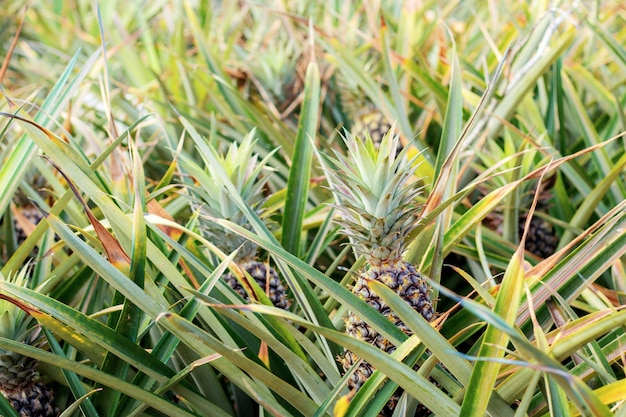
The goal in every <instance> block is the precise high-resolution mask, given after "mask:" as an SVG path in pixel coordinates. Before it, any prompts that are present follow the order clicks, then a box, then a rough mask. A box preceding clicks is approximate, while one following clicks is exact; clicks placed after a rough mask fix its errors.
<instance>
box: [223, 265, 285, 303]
mask: <svg viewBox="0 0 626 417" xmlns="http://www.w3.org/2000/svg"><path fill="white" fill-rule="evenodd" d="M239 266H240V267H242V268H243V269H245V270H246V272H248V274H250V276H251V277H252V278H254V280H255V281H256V283H257V284H259V287H261V288H263V289H264V290H265V292H266V294H267V296H268V298H269V299H270V301H271V302H272V304H274V306H275V307H278V308H282V309H283V310H288V309H289V305H290V302H289V299H288V298H287V294H286V292H285V287H284V286H283V284H282V282H281V280H280V278H279V276H278V273H277V272H276V271H275V270H274V268H272V267H271V266H269V265H267V264H265V263H263V262H260V261H248V262H245V263H242V264H240V265H239ZM224 280H225V281H226V282H227V283H228V285H230V287H231V288H232V289H234V290H235V291H236V292H237V293H238V294H239V295H240V296H241V297H242V298H243V299H244V300H246V301H250V297H249V296H248V293H247V292H246V290H245V289H244V288H243V286H242V285H241V283H240V282H239V280H238V279H237V278H236V277H235V275H233V274H232V273H228V274H226V275H224Z"/></svg>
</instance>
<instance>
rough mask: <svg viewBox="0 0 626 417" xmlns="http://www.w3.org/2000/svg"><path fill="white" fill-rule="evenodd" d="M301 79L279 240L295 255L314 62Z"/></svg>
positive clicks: (312, 130)
mask: <svg viewBox="0 0 626 417" xmlns="http://www.w3.org/2000/svg"><path fill="white" fill-rule="evenodd" d="M305 80H306V81H305V87H304V101H303V102H302V112H301V114H300V120H299V122H298V133H297V135H296V145H295V150H294V154H293V157H292V161H291V169H290V170H289V181H288V183H287V197H286V201H285V208H284V213H285V214H284V216H283V223H282V227H283V234H282V239H281V243H282V245H283V247H284V248H285V249H287V250H288V251H289V252H291V253H293V254H294V255H296V256H300V241H301V239H302V238H301V236H302V221H303V218H304V213H305V210H306V202H307V196H308V191H309V187H310V179H311V165H312V161H313V149H312V148H313V143H314V142H315V136H316V132H317V124H318V123H317V115H318V113H319V100H320V75H319V69H318V67H317V64H316V63H315V62H311V63H310V64H309V66H308V68H307V72H306V79H305Z"/></svg>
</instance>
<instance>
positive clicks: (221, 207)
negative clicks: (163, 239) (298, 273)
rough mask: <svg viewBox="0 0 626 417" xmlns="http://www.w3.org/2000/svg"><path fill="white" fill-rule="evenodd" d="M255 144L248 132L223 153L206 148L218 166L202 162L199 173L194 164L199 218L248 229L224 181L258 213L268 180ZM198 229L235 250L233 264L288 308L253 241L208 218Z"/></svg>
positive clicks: (235, 283)
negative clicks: (198, 175) (226, 221)
mask: <svg viewBox="0 0 626 417" xmlns="http://www.w3.org/2000/svg"><path fill="white" fill-rule="evenodd" d="M255 144H256V141H255V140H254V136H253V132H252V133H250V134H248V135H247V136H246V137H245V138H244V139H243V141H242V142H241V144H239V145H238V144H237V143H233V144H232V145H231V146H230V148H229V149H228V152H227V153H226V155H224V156H222V155H219V154H218V153H217V151H216V150H215V149H214V148H213V147H210V151H211V152H213V154H214V156H215V157H216V159H217V160H218V161H219V166H214V165H211V164H210V163H206V165H207V171H202V172H200V171H198V170H199V169H200V168H199V167H197V166H196V167H195V171H196V172H198V173H200V174H201V175H202V178H198V177H197V178H196V180H197V181H198V183H199V186H197V187H194V188H193V190H192V191H193V194H194V201H195V204H196V205H197V206H198V207H199V209H200V213H201V217H200V218H201V219H203V218H206V217H207V216H208V217H213V218H219V219H225V220H228V221H231V222H233V223H236V224H237V225H239V226H242V227H244V228H246V229H250V224H249V222H248V219H247V218H246V216H245V214H244V213H243V212H242V211H241V210H240V209H239V207H237V205H236V204H235V202H234V201H233V199H232V197H231V196H230V193H229V191H228V190H227V189H226V184H227V183H228V182H230V183H232V185H233V186H234V187H235V189H236V191H237V192H238V194H239V196H241V198H242V199H243V201H244V202H245V203H246V204H247V205H248V206H249V207H250V208H252V209H253V210H255V211H256V213H257V214H260V213H261V211H262V208H261V205H262V203H263V200H264V198H265V197H264V194H263V189H264V187H265V186H266V184H267V180H268V175H267V172H264V170H265V168H266V167H265V164H266V163H267V159H268V158H265V159H264V160H262V161H259V155H258V154H255V153H254V152H253V151H254V146H255ZM186 163H187V164H188V165H189V166H191V164H194V163H193V162H191V161H187V162H186ZM201 228H202V231H203V233H204V234H205V236H206V237H207V238H208V239H209V240H210V241H211V242H212V243H214V244H215V245H216V246H217V247H218V248H219V249H220V250H222V251H223V252H225V253H232V252H234V251H235V250H238V252H237V255H236V257H235V260H234V261H235V263H236V264H237V265H238V266H239V267H240V268H241V269H243V270H245V271H246V272H247V273H248V274H249V275H250V276H251V277H252V278H253V279H254V280H255V281H256V283H257V284H258V285H259V286H260V287H261V288H263V289H264V290H265V292H266V294H267V296H268V298H269V299H270V300H271V301H272V303H273V304H274V306H276V307H279V308H282V309H288V308H289V299H288V298H287V294H286V291H285V287H284V286H283V284H282V282H281V280H280V278H279V276H278V274H277V273H276V271H275V270H274V268H272V267H271V266H270V265H269V264H266V263H264V262H261V261H259V260H258V259H257V246H256V245H255V244H254V243H252V242H250V241H248V240H246V239H245V238H243V237H241V236H239V235H237V234H235V233H233V232H231V231H229V230H226V229H224V228H223V227H221V226H219V225H217V224H215V223H213V222H211V221H210V220H209V221H204V222H202V224H201ZM224 279H225V280H226V282H227V283H228V284H229V285H230V286H231V287H232V288H233V289H234V290H235V291H237V293H239V295H241V297H242V298H244V299H245V300H246V301H249V300H250V296H249V292H248V291H246V289H245V288H244V285H242V283H241V281H240V280H239V279H238V278H237V277H236V276H235V275H234V274H232V273H228V274H226V275H225V276H224ZM243 279H244V280H245V279H246V278H245V277H244V278H243ZM248 288H249V286H248Z"/></svg>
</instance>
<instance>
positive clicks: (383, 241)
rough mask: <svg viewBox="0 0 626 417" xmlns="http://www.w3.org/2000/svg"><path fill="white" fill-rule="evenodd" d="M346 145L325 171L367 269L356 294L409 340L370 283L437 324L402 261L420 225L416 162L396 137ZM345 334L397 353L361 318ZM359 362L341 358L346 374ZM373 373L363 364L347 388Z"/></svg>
mask: <svg viewBox="0 0 626 417" xmlns="http://www.w3.org/2000/svg"><path fill="white" fill-rule="evenodd" d="M345 142H346V145H347V148H348V156H347V157H344V156H342V155H340V154H339V153H336V156H337V158H336V159H330V164H331V165H332V167H331V168H326V175H327V176H328V178H329V183H330V186H331V189H332V191H333V193H334V195H335V199H336V209H337V211H338V212H339V214H340V219H339V220H338V223H339V224H340V226H341V227H342V228H343V232H344V233H345V234H346V235H347V236H348V237H349V238H350V240H351V244H352V246H353V249H354V251H355V253H356V254H357V255H363V256H364V257H365V260H366V264H367V265H366V268H365V270H363V271H362V272H361V273H360V275H359V276H358V278H357V279H356V283H355V285H354V288H353V292H354V293H355V294H356V295H358V296H359V297H361V298H362V299H363V300H365V301H366V302H367V303H368V304H370V305H371V306H373V307H374V308H376V309H377V310H378V311H380V312H381V314H383V315H384V316H385V317H387V318H388V319H389V320H390V321H392V322H393V323H394V324H395V325H396V326H398V327H399V328H400V329H401V330H402V331H403V332H405V333H406V334H410V330H409V329H408V328H407V327H406V326H405V325H404V323H403V322H402V321H401V320H400V319H399V318H398V317H397V315H396V314H395V313H394V312H393V311H391V309H390V308H389V307H388V306H386V305H385V303H384V302H383V301H382V300H381V299H380V297H379V296H378V295H377V294H376V293H375V292H373V291H372V290H371V289H370V287H369V286H368V282H369V281H372V280H377V281H380V282H382V283H383V284H385V285H386V286H387V287H389V288H391V289H393V290H395V291H396V293H397V294H398V295H399V296H400V297H401V298H403V299H404V300H405V301H406V302H407V303H409V304H410V305H411V306H412V307H413V309H415V310H416V311H417V312H419V313H420V314H421V315H422V316H423V317H424V318H425V319H426V320H429V321H430V320H432V318H433V316H434V311H433V307H432V304H431V301H430V296H429V288H428V286H427V284H426V281H425V280H424V278H423V277H422V275H420V273H419V272H418V271H417V270H416V269H415V267H414V266H413V265H411V264H409V263H408V262H405V261H404V260H403V259H402V254H403V252H404V249H405V244H406V240H407V238H408V236H409V234H410V233H411V231H413V230H414V228H415V226H416V224H417V212H416V211H417V206H416V203H415V198H416V197H417V195H418V194H419V193H420V191H421V187H420V185H419V182H417V181H414V180H413V168H412V167H413V161H410V160H408V158H407V156H406V151H401V152H400V153H399V154H398V155H396V153H395V152H394V151H395V150H396V149H397V146H398V142H399V137H398V136H392V131H390V132H389V133H388V134H387V135H385V136H384V137H383V139H382V140H381V143H380V146H378V147H377V146H376V145H375V143H374V141H373V140H372V138H371V136H370V135H369V134H366V136H365V139H364V140H363V139H360V138H358V137H356V136H354V135H352V136H349V137H347V138H346V139H345ZM346 331H347V333H348V334H349V335H351V336H353V337H356V338H359V339H361V340H364V341H366V342H368V343H370V344H372V345H374V346H376V347H378V348H380V349H382V350H384V351H386V352H388V353H391V352H393V351H394V350H395V349H396V348H395V346H393V345H392V344H391V343H390V341H389V340H387V339H385V338H384V337H383V336H381V335H380V334H379V333H378V332H377V331H376V330H375V329H373V328H372V327H370V326H369V325H368V324H367V323H365V322H364V321H363V320H362V319H361V318H360V317H359V316H358V314H357V313H356V312H350V313H349V314H348V317H347V320H346ZM356 362H357V358H356V356H355V355H354V353H352V352H350V351H346V352H345V355H344V357H343V358H342V365H343V367H344V369H345V370H347V369H348V368H350V367H351V366H352V365H353V364H354V363H356ZM373 372H374V369H373V367H372V366H371V365H370V364H369V363H366V362H362V363H361V365H360V366H359V367H358V368H357V370H356V371H355V372H354V374H353V375H352V376H351V379H350V380H349V383H348V386H349V387H350V388H351V389H355V390H356V389H358V388H359V387H360V386H361V385H362V384H363V383H364V382H365V381H366V380H367V379H368V378H369V376H370V375H371V374H372V373H373ZM392 401H393V399H392ZM392 407H393V404H392V403H390V404H388V407H387V408H388V410H387V411H389V409H391V408H392Z"/></svg>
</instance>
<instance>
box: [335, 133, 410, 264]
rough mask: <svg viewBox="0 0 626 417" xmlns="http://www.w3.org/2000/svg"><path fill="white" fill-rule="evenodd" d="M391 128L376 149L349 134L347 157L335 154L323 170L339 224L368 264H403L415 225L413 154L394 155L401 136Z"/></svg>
mask: <svg viewBox="0 0 626 417" xmlns="http://www.w3.org/2000/svg"><path fill="white" fill-rule="evenodd" d="M393 131H394V128H393V127H392V128H391V130H390V131H389V132H388V133H387V134H386V135H385V136H384V137H383V140H382V142H381V143H380V145H379V146H378V147H377V146H376V145H375V144H374V141H373V140H372V138H371V137H370V135H369V133H366V135H365V138H363V139H362V138H358V137H356V136H354V135H347V136H346V137H344V141H345V143H346V146H347V150H348V152H347V156H344V155H342V154H340V153H339V152H337V151H335V156H336V158H331V157H328V158H327V159H328V162H329V163H330V167H325V171H326V175H327V177H328V181H329V184H330V188H331V190H332V191H333V194H334V196H335V202H336V204H335V208H336V209H337V211H338V212H339V214H340V215H341V218H340V219H338V220H337V222H338V223H339V225H340V226H341V227H342V228H343V232H344V233H345V234H346V235H347V236H349V237H350V239H351V242H352V246H353V248H354V250H355V252H356V253H357V254H362V255H364V256H365V257H366V259H367V260H368V262H369V263H370V265H374V266H379V265H382V264H385V263H387V264H394V263H397V262H399V261H400V260H401V258H402V253H403V252H404V248H405V244H406V240H407V238H408V236H409V234H410V233H411V231H412V230H414V229H415V227H416V226H417V209H418V206H417V204H416V202H415V199H416V197H417V196H418V195H419V194H420V192H421V191H422V186H421V185H420V183H419V182H418V181H413V179H414V177H413V172H414V162H415V159H416V158H417V155H416V156H415V157H413V158H411V159H409V158H408V157H407V154H406V149H407V148H405V149H403V150H402V151H401V152H400V153H398V154H396V150H397V149H398V141H399V140H400V138H399V136H397V135H396V136H394V135H393Z"/></svg>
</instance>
